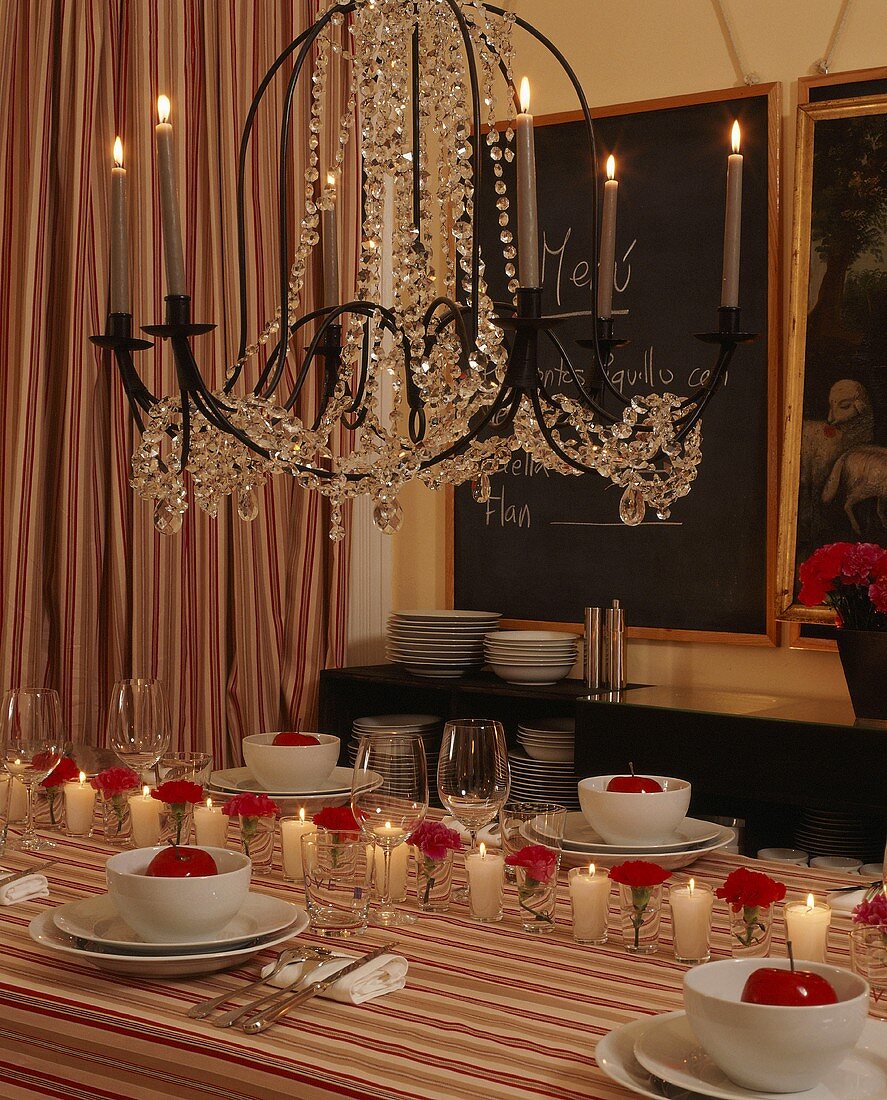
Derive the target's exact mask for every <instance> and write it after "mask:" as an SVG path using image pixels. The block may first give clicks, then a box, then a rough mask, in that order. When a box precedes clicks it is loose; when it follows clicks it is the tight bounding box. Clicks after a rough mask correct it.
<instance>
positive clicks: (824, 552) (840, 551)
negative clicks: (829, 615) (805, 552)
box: [798, 542, 853, 607]
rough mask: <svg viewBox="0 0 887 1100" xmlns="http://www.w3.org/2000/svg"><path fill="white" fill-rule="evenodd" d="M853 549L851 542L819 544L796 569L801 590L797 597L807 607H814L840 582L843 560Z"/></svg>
mask: <svg viewBox="0 0 887 1100" xmlns="http://www.w3.org/2000/svg"><path fill="white" fill-rule="evenodd" d="M852 549H853V543H852V542H831V543H829V544H828V545H827V546H820V548H819V549H818V550H816V551H814V552H813V553H812V554H811V555H810V557H809V558H807V560H806V561H805V562H803V563H802V564H801V566H800V568H799V569H798V576H799V577H800V579H801V591H800V592H799V593H798V599H799V600H800V601H801V603H802V604H805V605H806V606H807V607H816V606H817V605H818V604H821V603H822V602H823V601H824V600H825V598H826V596H827V595H828V594H829V593H830V592H833V591H834V589H835V587H836V584H839V583H840V580H841V573H842V570H843V567H844V561H845V559H846V558H847V555H848V554H849V552H850V551H851V550H852Z"/></svg>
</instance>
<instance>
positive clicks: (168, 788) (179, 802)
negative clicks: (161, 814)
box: [151, 779, 203, 806]
mask: <svg viewBox="0 0 887 1100" xmlns="http://www.w3.org/2000/svg"><path fill="white" fill-rule="evenodd" d="M151 797H152V798H156V799H157V800H158V801H159V802H165V803H166V804H167V805H168V806H183V805H184V804H185V803H186V802H190V803H192V804H193V803H195V802H202V801H203V787H201V785H200V784H199V783H192V782H191V781H190V780H188V779H170V780H168V781H167V782H166V783H161V784H160V786H159V787H156V788H155V789H154V790H153V791H151Z"/></svg>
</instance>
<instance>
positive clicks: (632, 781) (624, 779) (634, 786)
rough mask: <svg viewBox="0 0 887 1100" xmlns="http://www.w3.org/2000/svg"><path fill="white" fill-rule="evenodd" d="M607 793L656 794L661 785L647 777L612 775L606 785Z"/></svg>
mask: <svg viewBox="0 0 887 1100" xmlns="http://www.w3.org/2000/svg"><path fill="white" fill-rule="evenodd" d="M607 790H608V791H622V792H623V793H625V794H657V793H661V791H662V784H661V783H658V782H657V781H656V780H655V779H651V778H650V776H648V775H635V774H634V772H632V773H631V775H614V776H613V778H612V779H611V780H610V782H609V783H608V784H607Z"/></svg>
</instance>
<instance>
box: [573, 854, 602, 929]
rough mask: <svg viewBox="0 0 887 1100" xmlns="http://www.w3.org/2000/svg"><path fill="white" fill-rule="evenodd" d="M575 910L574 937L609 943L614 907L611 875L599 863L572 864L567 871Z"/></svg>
mask: <svg viewBox="0 0 887 1100" xmlns="http://www.w3.org/2000/svg"><path fill="white" fill-rule="evenodd" d="M567 882H568V885H569V890H570V906H571V908H572V910H573V939H574V940H575V941H576V942H577V943H596V944H601V943H606V942H607V920H608V916H609V909H610V885H611V884H610V879H609V876H608V875H607V872H606V871H604V872H603V874H599V873H598V871H597V869H596V868H595V865H594V864H593V863H590V864H589V865H588V867H571V868H570V871H569V874H568V875H567Z"/></svg>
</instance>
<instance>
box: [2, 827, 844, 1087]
mask: <svg viewBox="0 0 887 1100" xmlns="http://www.w3.org/2000/svg"><path fill="white" fill-rule="evenodd" d="M58 854H59V856H60V859H61V861H62V862H61V865H60V866H59V867H57V868H55V869H54V870H52V871H50V881H51V887H52V892H51V897H50V898H49V899H48V900H42V901H37V902H33V903H29V904H24V905H17V906H10V907H7V908H0V923H2V933H3V934H2V938H0V940H2V942H0V954H2V962H0V1095H2V1096H3V1097H7V1098H15V1097H32V1096H44V1097H45V1096H65V1097H82V1098H84V1100H97V1098H110V1097H115V1098H116V1097H132V1098H133V1100H141V1098H143V1097H210V1096H212V1097H232V1098H237V1100H241V1098H250V1100H260V1098H261V1100H265V1098H268V1100H270V1098H273V1097H292V1098H297V1100H314V1098H316V1097H327V1096H347V1097H360V1098H363V1097H383V1098H385V1100H397V1098H404V1100H417V1098H430V1097H434V1098H439V1100H455V1098H460V1097H465V1098H471V1100H481V1098H483V1100H486V1098H491V1100H492V1098H496V1097H509V1098H530V1097H534V1098H538V1097H556V1098H558V1100H580V1098H581V1100H589V1098H598V1100H624V1098H626V1097H629V1096H630V1095H631V1094H630V1093H628V1092H626V1091H625V1090H624V1089H623V1088H621V1087H619V1086H616V1085H613V1084H611V1083H610V1082H609V1081H608V1080H607V1079H606V1078H605V1077H604V1075H603V1074H602V1073H601V1071H600V1070H599V1069H598V1067H597V1064H596V1062H595V1057H594V1053H595V1045H596V1043H597V1041H598V1039H599V1038H600V1037H601V1036H603V1035H605V1034H607V1032H609V1031H610V1030H611V1029H613V1028H614V1027H618V1026H619V1025H620V1024H623V1023H626V1022H627V1021H630V1020H634V1019H636V1018H638V1017H640V1016H644V1015H648V1014H651V1013H658V1012H668V1011H671V1010H672V1009H675V1008H678V1007H680V1004H681V992H680V990H681V978H682V976H683V973H684V971H685V967H683V966H681V965H679V964H678V963H676V962H675V961H674V959H673V958H672V957H671V927H670V924H669V917H668V911H667V906H666V911H665V914H664V918H663V936H662V946H661V948H660V952H659V954H657V955H654V956H652V957H645V958H635V957H633V956H631V955H628V954H627V953H626V952H625V951H624V950H623V949H622V947H621V945H620V943H619V942H618V941H619V932H618V931H615V932H614V929H616V928H617V924H616V917H617V914H616V911H615V909H612V910H611V922H610V923H611V935H613V938H614V942H612V943H610V944H608V945H607V946H605V947H582V946H579V945H577V944H575V943H573V941H572V939H571V936H570V912H569V903H568V901H567V893H566V885H565V884H564V883H562V884H561V887H560V891H561V895H560V898H559V900H558V908H557V927H556V930H555V931H554V932H553V933H552V934H550V935H546V936H541V937H540V936H533V935H530V934H528V933H526V932H524V931H522V929H521V927H520V925H519V923H518V920H517V909H516V904H515V902H516V897H515V894H514V892H513V891H512V890H510V891H509V894H508V898H507V912H506V917H505V920H504V921H503V922H502V923H501V924H498V925H494V926H489V925H480V924H475V923H473V922H471V921H470V920H468V919H467V916H466V913H465V910H464V908H463V907H462V906H456V907H454V910H453V912H452V913H449V914H446V915H443V916H436V917H422V919H421V920H420V921H419V922H418V923H417V924H416V925H415V926H414V927H413V928H411V929H409V930H406V931H403V933H402V934H401V935H400V946H399V950H401V951H402V953H403V954H404V955H405V956H406V957H407V958H408V960H409V963H410V970H409V976H408V979H407V986H406V989H404V990H402V991H401V992H398V993H394V994H391V995H389V996H387V997H384V998H382V999H380V1000H377V1001H374V1002H370V1003H368V1004H365V1005H362V1006H360V1007H353V1006H350V1005H340V1004H335V1003H332V1002H329V1001H323V1000H320V999H316V1000H314V1001H313V1002H311V1004H310V1006H306V1007H305V1008H303V1009H301V1010H299V1011H298V1012H297V1013H296V1014H294V1015H293V1016H291V1017H289V1018H287V1019H286V1020H284V1021H282V1022H281V1023H280V1024H278V1025H277V1026H275V1027H274V1028H273V1029H271V1030H270V1031H269V1032H267V1033H266V1034H265V1035H261V1036H257V1037H247V1036H245V1035H244V1034H243V1033H242V1032H239V1031H232V1030H227V1031H219V1030H216V1029H214V1028H212V1027H210V1026H208V1025H206V1024H204V1023H199V1022H195V1021H192V1020H189V1019H188V1018H187V1017H186V1016H185V1015H184V1013H185V1011H186V1009H187V1008H188V1007H189V1006H190V1005H191V1004H192V1003H194V1002H195V1001H197V1000H201V999H203V998H205V997H208V996H211V995H213V994H215V993H218V992H221V991H222V990H223V989H225V988H234V987H236V986H237V985H238V984H240V983H242V982H244V981H245V980H246V979H248V978H252V977H255V974H256V970H257V966H258V963H257V961H253V962H251V963H250V964H248V965H247V966H244V967H241V968H240V969H238V970H235V971H233V972H228V973H226V974H219V975H213V976H211V977H207V978H189V979H166V980H142V979H133V978H125V977H119V976H115V975H110V974H105V973H103V972H101V971H98V970H94V969H93V968H92V967H90V966H88V965H80V964H79V963H77V962H73V963H72V962H71V961H70V957H64V956H58V955H53V954H51V953H49V952H47V951H45V950H43V949H42V948H40V947H38V946H37V945H36V944H35V943H33V942H32V941H31V939H30V938H29V937H28V931H27V928H28V922H29V921H30V920H31V918H32V917H33V916H34V915H35V914H36V913H38V912H39V911H41V910H42V909H44V908H45V907H46V906H52V905H58V904H60V903H61V902H64V901H69V900H72V899H75V898H82V897H86V896H89V895H92V894H95V893H98V892H100V891H102V889H103V887H104V860H105V858H106V856H107V855H108V854H109V849H107V848H105V847H104V846H103V845H102V844H100V843H97V842H93V841H88V842H82V841H81V842H78V841H73V840H63V841H62V842H61V843H60V846H59V849H58ZM743 862H745V863H749V862H751V861H748V860H745V861H743V860H742V859H740V858H739V857H737V856H731V855H720V856H713V857H709V858H705V859H702V860H700V861H699V862H697V863H696V864H695V865H694V866H693V869H692V873H693V874H694V875H695V877H696V878H697V879H699V880H701V881H706V882H709V883H711V884H712V885H719V884H720V883H721V882H722V881H723V879H724V877H725V876H726V874H727V873H728V872H729V871H730V870H732V869H733V868H734V867H736V866H739V865H740V864H741V863H743ZM7 863H8V864H13V863H15V864H16V865H21V864H20V863H19V861H18V859H15V860H13V859H9V860H7ZM756 866H758V867H761V868H765V869H767V870H768V871H770V872H771V873H776V874H778V875H779V876H780V877H782V879H783V880H784V881H785V882H787V884H788V887H789V897H801V896H802V895H806V893H807V891H808V890H811V889H812V890H813V891H814V892H815V893H816V894H817V895H818V896H822V895H823V894H824V893H825V892H826V891H827V890H829V889H833V888H834V887H836V886H840V885H846V884H847V883H848V882H851V881H853V880H852V879H849V878H845V877H841V878H836V877H835V876H833V875H829V874H825V873H823V872H820V871H814V870H810V869H808V868H791V869H787V868H786V866H785V865H765V864H756ZM677 875H678V877H683V876H684V872H678V873H677ZM259 889H262V890H267V891H268V892H271V893H275V894H277V895H279V896H281V897H287V898H290V899H292V900H294V901H299V900H300V892H299V891H297V890H295V889H292V888H290V887H288V886H287V885H286V884H283V883H281V882H278V881H276V880H274V879H269V880H267V881H263V882H261V883H260V884H259ZM615 896H616V895H615V891H614V892H613V895H612V901H613V902H615ZM833 927H835V929H836V931H833V932H832V934H831V939H832V945H833V952H832V957H833V958H834V960H835V961H837V962H839V963H842V964H846V963H847V941H846V931H847V929H848V927H849V920H848V918H847V917H844V916H840V915H836V917H835V920H834V922H833ZM386 938H388V936H387V933H385V932H384V931H380V930H370V931H369V932H368V933H367V934H366V935H365V936H363V937H361V938H360V940H359V941H357V946H367V947H368V946H370V945H375V944H377V943H380V942H384V940H385V939H386ZM728 951H729V947H728V939H727V910H726V907H724V906H723V905H722V903H720V902H719V903H717V904H716V908H715V932H714V955H715V956H716V957H717V956H725V955H727V954H728ZM774 954H784V926H783V923H782V919H781V917H777V920H776V926H775V930H774ZM269 957H270V955H269ZM263 961H267V959H266V958H264V957H263Z"/></svg>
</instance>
